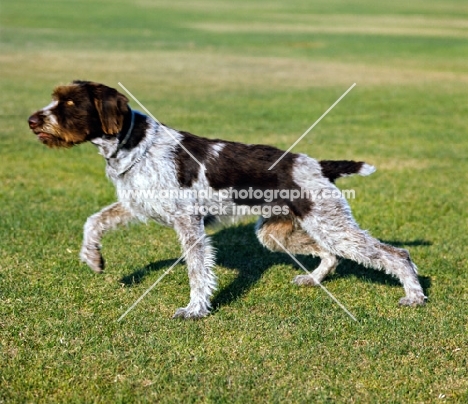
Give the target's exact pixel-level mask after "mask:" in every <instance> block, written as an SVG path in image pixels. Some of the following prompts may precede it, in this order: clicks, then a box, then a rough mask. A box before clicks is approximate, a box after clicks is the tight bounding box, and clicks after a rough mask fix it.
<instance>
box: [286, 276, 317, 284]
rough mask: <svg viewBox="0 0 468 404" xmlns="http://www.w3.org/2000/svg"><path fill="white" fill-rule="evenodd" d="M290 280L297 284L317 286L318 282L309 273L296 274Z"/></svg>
mask: <svg viewBox="0 0 468 404" xmlns="http://www.w3.org/2000/svg"><path fill="white" fill-rule="evenodd" d="M292 282H293V283H295V284H296V285H298V286H319V284H320V283H319V282H317V281H316V280H315V279H314V278H313V277H312V276H311V275H297V276H296V277H295V278H294V279H293V281H292Z"/></svg>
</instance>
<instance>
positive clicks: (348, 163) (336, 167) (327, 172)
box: [319, 160, 376, 182]
mask: <svg viewBox="0 0 468 404" xmlns="http://www.w3.org/2000/svg"><path fill="white" fill-rule="evenodd" d="M319 163H320V166H321V167H322V174H323V176H324V177H327V178H328V179H329V180H330V181H331V182H335V181H336V180H337V179H338V178H341V177H347V176H349V175H353V174H358V175H363V176H365V175H370V174H372V173H373V172H375V170H376V168H375V167H374V166H371V165H370V164H367V163H364V162H363V161H352V160H321V161H319Z"/></svg>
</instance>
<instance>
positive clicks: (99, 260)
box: [80, 246, 105, 273]
mask: <svg viewBox="0 0 468 404" xmlns="http://www.w3.org/2000/svg"><path fill="white" fill-rule="evenodd" d="M80 259H81V261H83V262H84V263H86V264H87V265H88V266H89V267H90V268H91V269H92V270H93V271H94V272H98V273H101V272H102V271H104V266H105V261H104V258H103V257H102V255H101V251H100V249H99V248H96V247H86V246H83V247H82V248H81V251H80Z"/></svg>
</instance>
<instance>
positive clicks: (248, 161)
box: [28, 80, 426, 318]
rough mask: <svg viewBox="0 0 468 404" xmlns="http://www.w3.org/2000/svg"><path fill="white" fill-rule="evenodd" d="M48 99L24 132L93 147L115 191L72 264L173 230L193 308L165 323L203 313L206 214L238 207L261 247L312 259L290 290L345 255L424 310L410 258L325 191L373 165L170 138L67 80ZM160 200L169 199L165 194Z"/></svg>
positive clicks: (49, 141)
mask: <svg viewBox="0 0 468 404" xmlns="http://www.w3.org/2000/svg"><path fill="white" fill-rule="evenodd" d="M52 98H53V101H52V102H51V103H50V104H49V105H48V106H46V107H45V108H42V109H41V110H39V111H37V112H35V113H34V114H33V115H31V116H30V117H29V119H28V123H29V127H30V129H31V130H32V131H33V132H34V134H35V135H36V136H37V138H38V139H39V141H40V142H42V143H43V144H45V145H46V146H49V147H51V148H67V147H72V146H74V145H78V144H80V143H83V142H87V141H89V142H91V143H92V144H94V145H95V146H96V147H97V148H98V150H99V153H100V154H101V155H102V156H103V157H104V158H105V159H106V173H107V176H108V178H109V179H110V180H111V181H112V182H113V184H114V185H115V187H116V191H117V199H118V202H115V203H113V204H111V205H110V206H107V207H105V208H104V209H102V210H101V211H100V212H98V213H95V214H93V215H92V216H90V217H89V218H88V219H87V221H86V223H85V225H84V239H83V245H82V248H81V252H80V257H81V260H82V261H84V262H85V263H86V264H88V266H89V267H90V268H91V269H92V270H94V271H96V272H102V271H103V269H104V260H103V258H102V255H101V239H102V237H103V235H104V234H105V233H106V232H107V231H109V230H111V229H115V228H116V227H118V226H121V225H124V224H126V223H129V222H131V221H143V222H144V221H147V220H154V221H156V222H158V223H160V224H162V225H165V226H170V227H172V228H173V229H174V230H175V231H176V233H177V235H178V237H179V239H180V243H181V245H182V249H183V251H184V257H185V260H186V263H187V267H188V277H189V283H190V301H189V303H188V305H187V306H186V307H183V308H179V309H178V310H177V311H176V312H175V314H174V317H180V318H200V317H204V316H206V315H208V314H209V312H210V308H211V305H210V298H211V296H212V294H213V292H214V291H215V288H216V277H215V275H214V273H213V271H212V267H213V266H214V263H215V260H214V251H213V248H212V246H211V244H210V239H209V238H208V237H207V236H206V235H205V224H206V222H208V221H209V220H210V219H213V218H214V217H219V216H221V215H231V214H234V215H235V214H238V209H239V208H246V209H251V211H254V212H256V213H258V214H260V218H259V220H258V222H257V224H256V228H255V230H256V235H257V238H258V240H259V241H260V243H261V244H262V245H264V246H265V247H266V248H267V249H269V250H271V251H281V252H284V249H286V250H287V251H289V252H290V253H292V254H310V255H313V256H316V257H319V258H320V259H321V262H320V265H319V266H318V267H317V268H316V269H315V270H314V271H313V272H312V273H310V274H307V275H299V276H296V278H295V279H294V282H295V283H296V284H297V285H320V282H322V280H323V279H324V278H325V277H326V276H327V275H328V274H330V273H332V272H333V271H334V270H335V268H336V266H337V265H338V261H339V258H346V259H350V260H353V261H355V262H357V263H359V264H362V265H364V266H366V267H372V268H375V269H377V270H384V271H385V272H386V273H387V274H390V275H393V276H395V277H396V278H397V279H398V280H399V281H400V282H401V284H402V285H403V288H404V291H405V297H403V298H402V299H401V300H400V304H401V305H406V306H418V305H423V304H424V303H425V301H426V296H425V295H424V293H423V289H422V288H421V285H420V283H419V280H418V277H417V268H416V265H415V264H414V263H413V262H412V260H411V258H410V255H409V253H408V251H406V250H404V249H400V248H396V247H393V246H391V245H388V244H385V243H382V242H380V241H379V240H377V239H375V238H373V237H371V236H370V235H369V234H368V232H366V231H364V230H361V229H360V228H359V226H358V225H357V224H356V222H355V220H354V219H353V217H352V214H351V210H350V208H349V205H348V203H347V201H346V199H345V198H344V197H342V196H340V192H339V189H338V188H337V187H336V186H335V184H334V183H335V181H336V180H337V179H338V178H340V177H343V176H347V175H353V174H358V175H369V174H371V173H372V172H373V171H374V170H375V169H374V167H373V166H371V165H369V164H366V163H364V162H356V161H331V160H322V161H317V160H315V159H313V158H311V157H308V156H307V155H305V154H297V153H283V152H282V151H281V150H279V149H277V148H274V147H271V146H266V145H257V144H243V143H236V142H230V141H225V140H220V139H207V138H203V137H198V136H195V135H193V134H191V133H188V132H183V131H178V130H174V129H172V128H170V127H168V126H165V125H164V124H161V123H159V122H157V121H155V120H154V119H152V118H151V117H149V116H146V115H144V114H142V113H140V112H138V111H136V110H133V109H131V108H130V106H129V100H128V99H127V97H125V95H123V94H121V93H119V92H118V91H117V90H116V89H113V88H110V87H108V86H106V85H103V84H99V83H95V82H90V81H81V80H76V81H73V82H72V83H71V84H69V85H64V86H58V87H57V88H55V90H54V92H53V96H52ZM273 165H274V167H273V168H272V166H273ZM270 168H271V169H270ZM304 190H307V192H304ZM143 191H144V192H146V194H144V192H143ZM173 191H175V192H173ZM204 191H205V192H204ZM208 191H209V192H208ZM149 192H153V196H151V195H149ZM163 192H166V193H167V194H169V193H171V195H172V197H167V195H166V196H165V197H163V196H162V194H163ZM179 192H180V193H183V195H182V194H180V193H179ZM293 194H294V197H293ZM325 194H327V195H335V197H328V198H325V197H324V196H325ZM155 195H156V196H155ZM244 210H245V209H244ZM213 212H214V213H213Z"/></svg>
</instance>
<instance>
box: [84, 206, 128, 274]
mask: <svg viewBox="0 0 468 404" xmlns="http://www.w3.org/2000/svg"><path fill="white" fill-rule="evenodd" d="M132 218H133V216H132V214H131V213H130V212H129V211H128V210H127V209H126V208H124V207H123V206H122V204H121V203H120V202H116V203H113V204H112V205H109V206H107V207H105V208H104V209H102V210H101V211H100V212H98V213H95V214H94V215H92V216H90V217H88V220H86V223H85V225H84V235H83V246H82V247H81V252H80V258H81V260H82V261H83V262H85V263H86V264H88V266H89V267H90V268H91V269H92V270H93V271H96V272H102V271H103V270H104V259H103V258H102V255H101V239H102V236H103V235H104V233H105V232H107V231H108V230H112V229H115V228H116V227H117V226H119V225H122V224H126V223H128V222H129V221H130V220H131V219H132Z"/></svg>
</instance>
